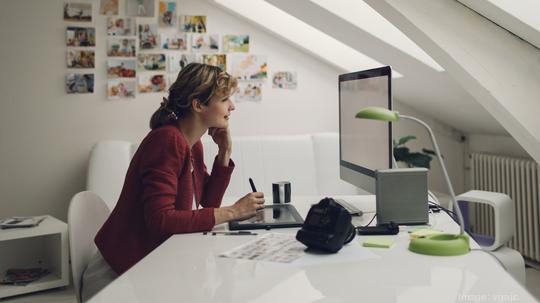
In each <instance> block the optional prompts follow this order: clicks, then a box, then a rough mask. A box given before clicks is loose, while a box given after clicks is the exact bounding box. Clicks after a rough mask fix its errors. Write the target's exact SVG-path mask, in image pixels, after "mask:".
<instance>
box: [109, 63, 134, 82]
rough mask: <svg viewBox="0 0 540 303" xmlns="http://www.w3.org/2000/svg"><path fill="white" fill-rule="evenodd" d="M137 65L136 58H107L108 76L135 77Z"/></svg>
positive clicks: (111, 77)
mask: <svg viewBox="0 0 540 303" xmlns="http://www.w3.org/2000/svg"><path fill="white" fill-rule="evenodd" d="M136 67H137V61H136V60H134V59H107V78H108V79H114V78H135V76H136V74H137V73H136Z"/></svg>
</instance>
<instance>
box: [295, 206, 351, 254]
mask: <svg viewBox="0 0 540 303" xmlns="http://www.w3.org/2000/svg"><path fill="white" fill-rule="evenodd" d="M355 235H356V230H355V228H354V226H353V225H352V223H351V215H350V214H349V213H348V212H347V210H345V208H343V206H341V205H339V204H338V203H337V202H336V201H334V199H332V198H324V199H322V200H321V201H319V203H317V204H315V205H313V206H311V208H310V209H309V212H308V215H307V217H306V220H305V222H304V225H303V226H302V229H300V230H299V231H298V233H297V234H296V239H297V240H298V241H300V242H302V243H303V244H304V245H306V246H307V247H308V248H315V249H319V250H323V251H327V252H331V253H336V252H338V251H339V250H340V249H341V248H342V247H343V245H345V244H347V243H349V242H351V241H352V239H354V237H355Z"/></svg>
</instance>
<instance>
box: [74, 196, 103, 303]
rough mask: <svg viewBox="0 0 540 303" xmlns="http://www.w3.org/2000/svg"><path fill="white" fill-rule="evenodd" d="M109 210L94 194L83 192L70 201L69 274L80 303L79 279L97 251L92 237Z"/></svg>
mask: <svg viewBox="0 0 540 303" xmlns="http://www.w3.org/2000/svg"><path fill="white" fill-rule="evenodd" d="M109 213H110V210H109V208H108V207H107V204H105V202H104V201H103V200H102V199H101V198H100V197H99V196H98V195H96V194H95V193H93V192H90V191H83V192H80V193H78V194H76V195H75V196H73V198H72V199H71V202H70V204H69V210H68V234H69V253H70V255H71V274H72V277H73V285H74V287H75V293H76V296H77V302H81V299H80V298H81V294H80V291H81V279H82V274H83V271H84V270H85V268H86V266H87V265H88V262H90V259H91V258H92V256H93V254H94V253H95V251H96V250H97V248H96V245H95V244H94V237H95V235H96V233H97V232H98V230H99V228H100V227H101V225H103V223H104V222H105V220H106V219H107V217H108V216H109Z"/></svg>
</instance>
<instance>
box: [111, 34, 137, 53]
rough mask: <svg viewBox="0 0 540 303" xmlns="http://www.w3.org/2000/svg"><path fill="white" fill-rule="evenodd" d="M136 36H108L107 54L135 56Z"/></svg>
mask: <svg viewBox="0 0 540 303" xmlns="http://www.w3.org/2000/svg"><path fill="white" fill-rule="evenodd" d="M135 45H136V39H135V38H119V37H108V38H107V56H109V57H135V53H136V52H135V48H136V46H135Z"/></svg>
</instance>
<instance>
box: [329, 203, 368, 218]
mask: <svg viewBox="0 0 540 303" xmlns="http://www.w3.org/2000/svg"><path fill="white" fill-rule="evenodd" d="M334 201H336V202H337V203H338V204H339V205H341V206H343V208H345V210H346V211H347V212H348V213H349V214H350V215H351V216H361V215H363V214H364V213H363V212H362V211H361V210H359V209H358V208H357V207H356V206H354V205H352V204H350V203H349V202H347V201H345V200H343V199H334Z"/></svg>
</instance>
